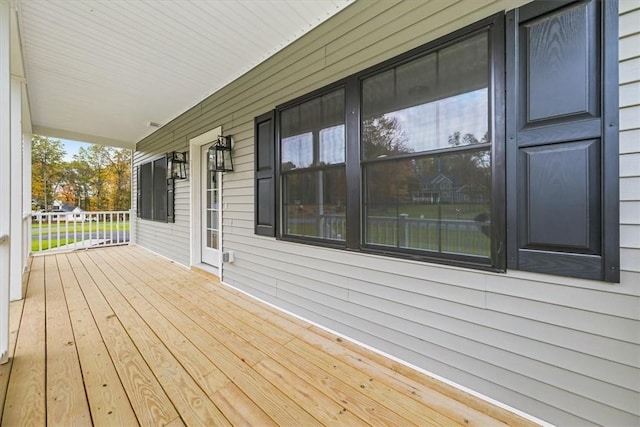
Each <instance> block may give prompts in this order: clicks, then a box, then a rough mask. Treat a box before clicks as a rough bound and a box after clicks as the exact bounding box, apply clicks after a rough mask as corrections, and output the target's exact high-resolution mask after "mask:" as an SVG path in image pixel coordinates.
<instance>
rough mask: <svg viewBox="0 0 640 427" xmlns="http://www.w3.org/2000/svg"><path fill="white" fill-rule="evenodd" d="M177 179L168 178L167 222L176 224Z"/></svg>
mask: <svg viewBox="0 0 640 427" xmlns="http://www.w3.org/2000/svg"><path fill="white" fill-rule="evenodd" d="M175 186H176V183H175V179H174V178H168V179H167V183H166V188H167V222H176V216H175V204H176V191H175V188H176V187H175Z"/></svg>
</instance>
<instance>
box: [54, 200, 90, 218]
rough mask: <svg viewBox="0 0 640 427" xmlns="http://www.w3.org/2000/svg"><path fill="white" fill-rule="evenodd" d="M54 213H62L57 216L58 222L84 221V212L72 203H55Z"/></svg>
mask: <svg viewBox="0 0 640 427" xmlns="http://www.w3.org/2000/svg"><path fill="white" fill-rule="evenodd" d="M53 212H60V214H59V215H57V216H56V219H57V221H66V222H72V221H84V217H85V215H84V213H83V212H84V211H83V210H82V209H80V208H79V207H77V206H75V205H72V204H71V203H64V202H60V201H58V200H56V201H54V202H53Z"/></svg>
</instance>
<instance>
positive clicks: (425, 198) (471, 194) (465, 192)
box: [411, 173, 490, 205]
mask: <svg viewBox="0 0 640 427" xmlns="http://www.w3.org/2000/svg"><path fill="white" fill-rule="evenodd" d="M489 201H490V197H489V191H488V189H487V187H486V186H485V185H483V184H479V183H473V182H471V183H462V184H459V183H457V182H456V178H455V177H453V176H447V175H445V174H443V173H438V174H437V175H436V176H433V177H425V179H423V182H422V186H421V188H420V190H417V191H413V192H412V193H411V202H412V203H416V204H417V203H424V204H430V205H437V204H449V203H478V204H481V203H488V202H489Z"/></svg>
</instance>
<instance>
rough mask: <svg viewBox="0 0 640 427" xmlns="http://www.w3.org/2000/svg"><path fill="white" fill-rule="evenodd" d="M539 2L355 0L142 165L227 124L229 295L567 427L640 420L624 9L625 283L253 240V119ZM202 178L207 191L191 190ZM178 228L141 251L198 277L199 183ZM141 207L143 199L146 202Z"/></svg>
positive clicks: (160, 144) (159, 135)
mask: <svg viewBox="0 0 640 427" xmlns="http://www.w3.org/2000/svg"><path fill="white" fill-rule="evenodd" d="M523 3H526V1H520V2H515V1H496V2H485V1H482V2H481V1H476V0H466V1H462V2H459V3H456V4H453V5H451V2H449V1H434V2H397V3H396V2H386V1H385V2H375V3H374V2H370V1H357V2H356V3H355V4H353V5H351V6H349V7H347V8H346V9H345V10H343V11H342V12H341V13H339V14H338V15H336V16H335V17H333V18H331V19H330V20H328V21H327V22H325V23H323V24H322V25H320V26H319V27H318V28H317V29H315V30H314V31H312V32H310V33H309V34H307V35H305V36H304V37H302V38H301V39H299V40H297V41H296V42H295V43H293V44H292V45H290V46H289V47H287V48H285V49H284V50H282V51H281V52H279V53H278V54H276V55H275V56H274V57H271V58H270V59H268V60H267V61H265V62H264V63H262V64H261V65H259V66H258V67H256V68H254V69H253V70H251V71H250V72H248V73H247V74H246V75H244V76H243V77H241V78H239V79H238V80H236V81H234V82H233V83H231V84H230V85H229V86H227V87H225V88H224V89H222V90H220V91H218V92H217V93H215V94H214V95H212V96H210V97H209V98H207V99H206V100H204V101H203V102H202V103H200V104H198V105H197V106H195V107H194V108H192V109H191V110H189V111H188V112H186V113H185V114H184V115H183V116H181V117H179V118H177V119H176V120H174V121H173V122H171V123H170V124H168V125H167V126H165V127H164V128H162V129H160V130H158V131H157V132H155V133H154V134H153V135H152V136H150V137H149V138H147V139H145V140H144V141H142V142H141V143H139V144H138V148H137V153H136V155H135V163H136V164H139V163H140V162H143V161H146V160H150V159H152V158H153V157H154V155H158V154H162V153H165V152H167V151H173V150H186V149H187V146H188V140H189V139H190V138H193V137H195V136H197V135H199V134H202V133H203V132H206V131H207V130H209V129H212V128H214V127H217V126H222V127H223V129H224V133H225V135H233V138H234V142H235V144H236V145H235V148H234V151H233V155H234V166H235V171H234V172H231V173H227V174H225V175H224V180H223V186H222V188H223V200H222V201H223V205H224V207H225V209H224V213H223V246H224V249H225V250H232V251H234V253H235V261H234V262H233V263H232V264H225V266H224V278H223V279H224V282H226V283H228V284H229V285H232V286H235V287H237V288H239V289H242V290H244V291H246V292H248V293H250V294H252V295H255V296H257V297H259V298H262V299H264V300H266V301H268V302H271V303H273V304H275V305H277V306H279V307H282V308H283V309H286V310H289V311H291V312H293V313H296V314H298V315H300V316H303V317H305V318H307V319H310V320H312V321H314V322H317V323H319V324H322V325H324V326H326V327H329V328H332V329H334V330H336V331H338V332H340V333H342V334H345V335H347V336H350V337H352V338H354V339H357V340H359V341H362V342H364V343H366V344H368V345H371V346H373V347H375V348H378V349H380V350H382V351H384V352H387V353H389V354H392V355H394V356H396V357H398V358H401V359H403V360H405V361H407V362H410V363H412V364H414V365H417V366H419V367H420V368H423V369H425V370H427V371H431V372H434V373H436V374H438V375H441V376H443V377H445V378H448V379H450V380H452V381H454V382H457V383H459V384H461V385H464V386H466V387H468V388H471V389H473V390H475V391H477V392H480V393H482V394H485V395H487V396H489V397H491V398H494V399H496V400H498V401H501V402H504V403H506V404H508V405H511V406H513V407H515V408H517V409H520V410H522V411H524V412H527V413H530V414H532V415H534V416H537V417H539V418H541V419H544V420H547V421H550V422H553V423H556V424H559V425H589V424H605V425H638V423H639V422H640V418H639V417H640V366H639V365H640V161H638V158H639V157H640V94H639V93H638V85H639V82H640V77H639V76H640V50H638V46H640V21H639V20H638V19H637V17H638V15H639V13H640V5H639V3H638V2H635V1H634V2H631V1H626V0H623V1H621V2H620V14H621V16H620V34H621V39H620V60H621V61H620V83H621V86H620V103H621V110H620V121H621V129H622V132H621V137H620V151H621V156H620V162H621V163H620V171H621V181H620V183H621V188H620V195H621V200H622V201H621V230H620V237H621V245H622V249H621V258H622V260H621V266H622V270H623V271H622V272H621V283H620V284H610V283H603V282H596V281H587V280H580V279H572V278H563V277H558V276H552V275H543V274H532V273H525V272H520V271H513V270H511V271H509V272H508V273H507V274H494V273H487V272H480V271H474V270H470V269H462V268H455V267H447V266H441V265H433V264H427V263H421V262H414V261H404V260H401V259H393V258H386V257H381V256H375V255H367V254H362V253H351V252H347V251H341V250H332V249H327V248H321V247H314V246H309V245H302V244H295V243H290V242H283V241H278V240H275V239H273V238H266V237H260V236H256V235H254V207H253V206H254V187H253V185H254V181H253V177H254V164H253V163H254V153H253V145H254V140H253V132H254V130H253V119H254V117H256V116H258V115H260V114H262V113H265V112H267V111H269V110H271V109H273V108H274V107H275V106H276V105H278V104H281V103H283V102H286V101H289V100H291V99H293V98H296V97H298V96H300V95H303V94H306V93H308V92H310V91H312V90H314V89H317V88H320V87H322V86H324V85H326V84H329V83H332V82H334V81H336V80H338V79H340V78H343V77H345V76H348V75H350V74H352V73H354V72H357V71H359V70H362V69H364V68H366V67H368V66H371V65H374V64H377V63H379V62H381V61H384V60H385V59H388V58H391V57H393V56H395V55H397V54H400V53H402V52H405V51H407V50H409V49H411V48H413V47H416V46H419V45H422V44H424V43H426V42H429V41H431V40H434V39H436V38H438V37H440V36H443V35H446V34H448V33H451V32H452V31H454V30H457V29H459V28H462V27H464V26H466V25H468V24H471V23H473V22H475V21H478V20H480V19H482V18H485V17H488V16H491V15H492V14H494V13H496V12H500V11H504V10H507V9H512V8H514V7H518V6H520V5H521V4H523ZM189 179H194V178H193V177H191V176H189ZM176 182H177V186H176V187H177V188H176V223H175V224H162V223H153V222H150V221H138V236H137V238H138V243H139V244H141V245H143V246H145V247H148V248H150V249H152V250H154V251H156V252H158V253H160V254H163V255H165V256H168V257H170V258H172V259H174V260H176V261H177V262H179V263H182V264H185V265H188V263H189V195H188V191H189V185H188V181H182V182H181V181H176ZM134 194H135V193H134Z"/></svg>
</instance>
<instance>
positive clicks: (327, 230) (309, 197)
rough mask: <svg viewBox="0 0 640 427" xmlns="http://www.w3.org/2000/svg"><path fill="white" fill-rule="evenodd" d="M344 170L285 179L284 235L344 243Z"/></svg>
mask: <svg viewBox="0 0 640 427" xmlns="http://www.w3.org/2000/svg"><path fill="white" fill-rule="evenodd" d="M345 203H346V180H345V171H344V167H337V168H330V169H325V170H316V171H301V172H295V173H289V174H286V175H284V197H283V204H284V206H283V208H284V209H283V211H284V224H285V229H284V232H285V234H287V235H291V236H303V237H317V238H322V239H330V240H341V241H344V239H345V237H346V235H345V230H346V220H345Z"/></svg>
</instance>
